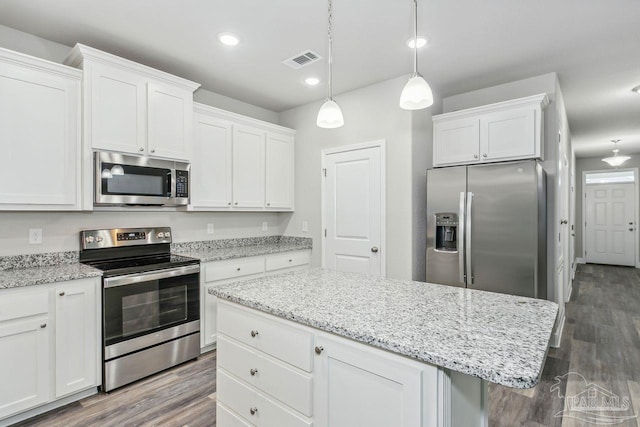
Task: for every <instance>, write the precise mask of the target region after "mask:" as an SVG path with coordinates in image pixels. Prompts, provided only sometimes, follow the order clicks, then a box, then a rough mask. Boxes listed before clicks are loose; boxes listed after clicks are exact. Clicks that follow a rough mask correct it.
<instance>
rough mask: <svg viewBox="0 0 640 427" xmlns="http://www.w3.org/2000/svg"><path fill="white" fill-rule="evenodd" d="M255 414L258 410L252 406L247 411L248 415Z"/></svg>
mask: <svg viewBox="0 0 640 427" xmlns="http://www.w3.org/2000/svg"><path fill="white" fill-rule="evenodd" d="M256 412H258V408H256V407H255V406H254V407H253V408H251V409H249V413H250V414H251V415H255V414H256Z"/></svg>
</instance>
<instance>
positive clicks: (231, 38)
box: [218, 33, 240, 46]
mask: <svg viewBox="0 0 640 427" xmlns="http://www.w3.org/2000/svg"><path fill="white" fill-rule="evenodd" d="M218 40H219V41H220V43H222V44H223V45H225V46H235V45H237V44H238V43H240V39H239V38H238V36H236V35H235V34H233V33H220V34H218Z"/></svg>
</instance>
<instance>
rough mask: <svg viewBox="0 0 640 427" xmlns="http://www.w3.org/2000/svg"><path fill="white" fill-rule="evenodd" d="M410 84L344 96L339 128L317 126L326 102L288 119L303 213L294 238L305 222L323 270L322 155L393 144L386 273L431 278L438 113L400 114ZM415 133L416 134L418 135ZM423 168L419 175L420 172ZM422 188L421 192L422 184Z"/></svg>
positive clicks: (292, 226)
mask: <svg viewBox="0 0 640 427" xmlns="http://www.w3.org/2000/svg"><path fill="white" fill-rule="evenodd" d="M406 80H407V77H404V76H403V77H399V78H396V79H392V80H387V81H384V82H381V83H377V84H375V85H372V86H368V87H365V88H361V89H358V90H354V91H351V92H347V93H344V94H341V95H339V96H337V97H336V100H337V102H338V104H339V105H340V107H341V108H342V111H343V113H344V120H345V125H344V126H343V127H342V128H339V129H321V128H318V127H317V126H316V115H317V113H318V109H319V108H320V104H321V103H319V102H316V103H312V104H308V105H304V106H301V107H297V108H294V109H291V110H288V111H284V112H282V113H281V114H280V124H282V125H283V126H288V127H292V128H294V129H296V130H297V133H296V158H295V183H296V189H295V197H296V212H295V213H294V214H293V215H292V216H291V218H290V221H289V224H288V226H287V229H286V234H293V235H300V234H301V226H302V221H308V222H309V235H310V236H311V237H313V239H314V243H315V248H316V250H314V251H313V259H312V263H313V264H314V265H321V256H322V255H321V251H320V248H321V243H320V242H321V239H322V230H321V192H320V186H321V179H323V178H322V177H321V152H322V150H323V149H326V148H334V147H339V146H345V145H350V144H356V143H361V142H367V141H375V140H380V139H384V140H385V141H386V169H387V176H386V180H385V182H386V189H387V200H386V204H387V209H386V246H387V247H386V248H382V250H385V251H386V272H387V277H391V278H403V279H412V278H414V279H424V268H423V267H424V248H423V245H424V242H423V241H424V240H425V237H424V233H422V234H420V233H421V232H422V231H423V230H424V227H426V217H425V214H424V209H423V206H424V201H422V199H424V198H425V191H424V185H425V184H424V181H423V179H422V177H421V176H424V175H425V171H426V168H427V160H428V157H427V156H426V155H425V153H426V152H428V150H429V147H430V146H431V145H430V144H431V133H430V131H429V126H430V122H431V110H430V109H427V110H421V111H418V112H409V111H405V110H402V109H401V108H400V107H398V99H399V97H400V92H401V91H402V87H403V86H404V84H405V83H406ZM414 129H415V131H414ZM414 169H415V173H414ZM414 184H415V185H414Z"/></svg>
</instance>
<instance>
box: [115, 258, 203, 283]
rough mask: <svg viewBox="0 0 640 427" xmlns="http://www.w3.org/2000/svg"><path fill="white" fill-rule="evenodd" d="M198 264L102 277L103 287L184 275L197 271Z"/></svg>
mask: <svg viewBox="0 0 640 427" xmlns="http://www.w3.org/2000/svg"><path fill="white" fill-rule="evenodd" d="M199 272H200V265H199V264H194V265H185V266H182V267H176V268H169V269H166V270H156V271H148V272H146V273H134V274H128V275H126V276H116V277H108V278H106V279H104V287H105V289H106V288H114V287H116V286H124V285H131V284H134V283H140V282H148V281H150V280H160V279H167V278H169V277H177V276H185V275H187V274H193V273H199Z"/></svg>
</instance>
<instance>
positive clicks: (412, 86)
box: [399, 0, 433, 110]
mask: <svg viewBox="0 0 640 427" xmlns="http://www.w3.org/2000/svg"><path fill="white" fill-rule="evenodd" d="M413 39H414V43H413V46H414V48H413V74H412V75H411V77H410V78H409V81H408V82H407V84H406V85H404V89H402V93H401V94H400V102H399V104H400V108H403V109H405V110H420V109H422V108H427V107H430V106H431V105H433V92H432V91H431V87H430V86H429V84H428V83H427V82H426V81H425V79H424V78H422V76H421V75H420V74H419V73H418V0H413Z"/></svg>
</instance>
